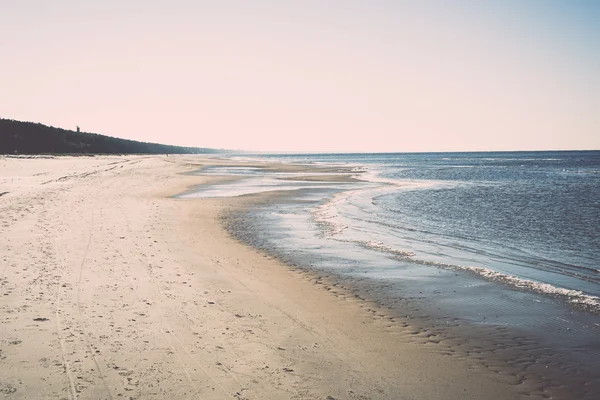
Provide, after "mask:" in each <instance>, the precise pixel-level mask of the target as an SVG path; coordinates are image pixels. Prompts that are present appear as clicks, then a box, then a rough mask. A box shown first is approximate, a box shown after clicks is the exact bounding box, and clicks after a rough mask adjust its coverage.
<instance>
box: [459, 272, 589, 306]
mask: <svg viewBox="0 0 600 400" xmlns="http://www.w3.org/2000/svg"><path fill="white" fill-rule="evenodd" d="M451 267H452V268H453V269H457V270H463V271H467V272H470V273H474V274H476V275H479V276H481V277H483V278H485V279H488V280H492V281H496V282H501V283H504V284H507V285H510V286H512V287H515V288H518V289H525V290H530V291H533V292H537V293H542V294H547V295H552V296H558V297H562V298H564V299H566V300H567V301H568V302H569V303H571V304H574V305H577V306H581V307H583V308H585V309H588V310H590V311H594V312H596V313H598V312H600V298H599V297H596V296H591V295H587V294H585V293H583V292H582V291H580V290H573V289H565V288H561V287H558V286H554V285H551V284H549V283H540V282H536V281H532V280H529V279H522V278H519V277H517V276H514V275H508V274H503V273H501V272H498V271H494V270H491V269H489V268H482V267H472V266H467V267H465V266H451Z"/></svg>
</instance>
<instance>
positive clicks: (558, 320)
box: [182, 151, 600, 398]
mask: <svg viewBox="0 0 600 400" xmlns="http://www.w3.org/2000/svg"><path fill="white" fill-rule="evenodd" d="M231 158H233V159H236V160H238V161H250V162H252V163H254V164H253V166H251V167H243V166H238V165H231V166H215V167H207V168H205V169H203V170H200V171H198V172H197V173H198V174H212V175H237V176H239V177H240V179H239V180H235V181H230V182H227V183H224V184H219V185H213V186H208V187H200V188H198V189H197V190H195V191H193V192H190V193H186V194H184V195H182V197H188V198H194V197H196V198H198V197H222V196H246V195H252V194H255V193H260V192H267V191H274V192H277V193H284V194H285V196H281V197H280V198H281V201H270V202H266V203H261V204H260V205H257V206H256V207H253V208H251V209H249V210H244V211H243V212H239V213H238V214H236V215H233V216H230V218H229V220H228V221H229V222H228V226H229V229H230V230H231V232H232V234H234V235H235V236H236V237H238V238H239V239H240V240H242V241H244V242H246V243H248V244H250V245H252V246H255V247H257V248H259V249H261V250H263V251H265V252H266V253H268V254H271V255H273V256H275V257H278V258H280V259H281V260H282V261H283V262H285V263H286V264H288V265H289V266H290V267H292V268H297V269H302V270H306V271H309V272H311V273H313V274H315V275H316V276H319V277H322V278H323V279H326V280H327V282H329V284H330V286H329V287H328V288H329V289H330V288H331V287H334V288H335V286H339V287H340V288H343V289H344V290H346V291H350V292H351V293H353V294H354V295H355V296H356V297H358V298H360V299H364V300H365V301H368V302H371V303H372V304H374V305H375V306H374V307H373V308H372V310H369V311H372V312H373V313H374V314H375V315H379V316H380V317H383V316H385V318H388V319H389V321H391V323H394V324H398V325H400V326H403V327H405V328H406V329H409V330H412V331H411V333H412V334H413V335H414V338H413V339H415V340H422V341H424V342H426V343H433V344H436V345H437V346H438V351H440V352H441V353H442V354H448V355H450V356H456V357H463V358H469V357H470V358H471V359H473V360H474V361H473V362H479V363H484V364H486V366H487V367H489V368H491V369H493V370H494V371H495V372H497V373H503V374H509V375H511V376H514V377H515V378H516V379H517V380H518V383H519V384H532V385H534V386H535V385H538V386H536V387H537V390H539V391H540V393H542V394H543V395H546V396H548V397H559V398H560V397H563V398H600V261H599V260H600V151H551V152H549V151H544V152H480V153H477V152H465V153H381V154H239V155H234V156H232V157H231ZM272 162H279V163H286V164H306V165H314V166H318V167H329V168H335V167H339V168H343V169H344V170H345V171H346V172H341V170H340V172H339V174H340V175H348V174H350V175H352V176H353V177H354V181H345V180H344V179H339V180H337V181H335V182H325V181H321V180H318V179H317V180H315V179H313V180H306V181H303V180H302V179H301V178H300V176H302V175H307V174H306V173H303V174H301V173H295V172H277V171H276V170H275V171H274V170H271V169H268V168H264V167H262V165H265V166H266V165H269V164H270V163H272ZM348 171H349V172H348ZM310 175H311V176H314V175H315V174H314V173H311V174H310ZM317 175H318V173H317ZM381 310H385V311H384V312H382V311H381ZM534 382H535V383H534ZM565 396H566V397H565Z"/></svg>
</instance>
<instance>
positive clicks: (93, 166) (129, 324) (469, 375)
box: [0, 156, 545, 400]
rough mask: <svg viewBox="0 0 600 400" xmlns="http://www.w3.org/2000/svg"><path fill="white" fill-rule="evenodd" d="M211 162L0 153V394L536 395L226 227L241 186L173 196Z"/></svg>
mask: <svg viewBox="0 0 600 400" xmlns="http://www.w3.org/2000/svg"><path fill="white" fill-rule="evenodd" d="M217 162H223V161H217V160H214V159H201V158H198V157H184V156H170V157H163V156H135V157H133V156H132V157H129V156H119V157H117V156H97V157H57V158H31V159H21V158H2V157H0V194H1V195H0V323H1V324H0V394H1V395H2V396H4V397H5V398H8V399H121V398H123V399H231V398H234V399H330V400H331V399H515V398H525V397H526V398H529V399H535V398H544V397H545V393H544V392H543V390H542V388H538V387H535V386H534V385H533V384H528V383H523V382H521V381H519V380H518V379H516V378H515V377H513V376H510V375H507V374H503V373H499V372H498V371H493V370H491V369H489V368H486V367H484V366H481V365H479V364H477V363H471V362H470V361H469V359H467V358H463V357H458V356H450V355H447V354H446V353H444V352H441V351H440V350H439V349H438V348H436V346H435V345H427V344H424V343H423V342H422V341H417V340H413V339H412V338H411V337H412V335H411V330H410V327H400V326H396V324H394V323H393V322H391V321H390V320H389V319H388V318H386V315H385V312H384V310H377V309H374V308H373V305H372V304H369V303H368V302H366V301H363V300H359V299H357V298H355V297H354V296H352V295H350V294H349V293H346V292H345V291H344V290H342V289H339V288H336V287H331V286H328V285H327V282H324V281H322V280H318V279H315V278H314V277H313V276H311V275H310V274H307V273H305V272H300V271H297V270H294V269H291V268H288V267H287V266H285V265H282V264H281V263H280V262H279V261H277V260H275V259H273V258H272V257H269V256H266V255H265V254H262V253H260V252H259V251H257V250H255V249H252V248H250V247H248V246H245V245H243V244H241V243H239V242H238V241H236V240H235V239H234V238H232V237H231V236H230V235H229V234H228V232H227V231H226V230H225V229H224V228H223V227H222V224H221V220H220V216H222V215H224V214H225V213H227V212H228V211H229V210H232V209H235V208H237V207H245V206H248V205H249V204H251V203H252V201H253V200H252V197H251V196H245V197H240V198H220V199H177V198H173V197H172V196H174V195H176V194H178V193H182V192H184V191H186V190H188V188H190V187H192V186H194V185H201V184H207V183H210V182H211V181H212V180H217V179H221V178H219V177H206V176H194V175H186V174H185V172H190V171H193V170H197V169H199V168H200V167H201V165H203V164H207V163H217ZM315 179H321V178H320V177H318V178H315ZM340 179H342V178H340Z"/></svg>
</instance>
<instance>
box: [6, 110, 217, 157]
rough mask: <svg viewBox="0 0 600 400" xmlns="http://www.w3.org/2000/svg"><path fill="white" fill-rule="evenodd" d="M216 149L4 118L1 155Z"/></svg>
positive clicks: (140, 152) (214, 151)
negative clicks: (149, 141) (143, 140)
mask: <svg viewBox="0 0 600 400" xmlns="http://www.w3.org/2000/svg"><path fill="white" fill-rule="evenodd" d="M218 152H219V151H218V150H215V149H205V148H199V147H182V146H170V145H166V144H157V143H146V142H138V141H135V140H127V139H119V138H114V137H110V136H105V135H99V134H96V133H87V132H76V131H70V130H67V129H61V128H54V127H52V126H46V125H42V124H39V123H34V122H21V121H15V120H11V119H2V118H0V154H206V153H218Z"/></svg>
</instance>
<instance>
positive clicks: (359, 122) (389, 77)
mask: <svg viewBox="0 0 600 400" xmlns="http://www.w3.org/2000/svg"><path fill="white" fill-rule="evenodd" d="M0 2H1V4H0V117H2V118H10V119H16V120H23V121H33V122H41V123H44V124H46V125H52V126H57V127H61V128H67V129H75V127H76V126H77V125H79V126H80V127H81V129H82V131H86V132H95V133H102V134H106V135H110V136H116V137H123V138H128V139H135V140H141V141H149V142H159V143H167V144H174V145H186V146H199V147H212V148H225V149H241V150H250V151H291V152H294V151H298V152H300V151H323V152H392V151H394V152H405V151H406V152H411V151H491V150H551V149H557V150H558V149H564V150H567V149H600V1H593V0H588V1H581V0H564V1H556V0H502V1H495V0H487V1H479V0H478V1H475V0H473V1H460V0H456V1H445V0H443V1H428V0H419V1H401V0H365V1H358V0H345V1H336V0H319V1H312V0H304V1H301V0H297V1H285V0H272V1H266V0H265V1H251V0H247V1H241V0H240V1H233V0H218V1H203V0H194V1H183V0H168V1H162V0H144V1H132V0H130V1H128V0H103V1H95V2H92V1H80V0H76V1H75V0H52V1H51V0H45V1H44V0H19V1H16V0H15V1H11V0H0Z"/></svg>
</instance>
